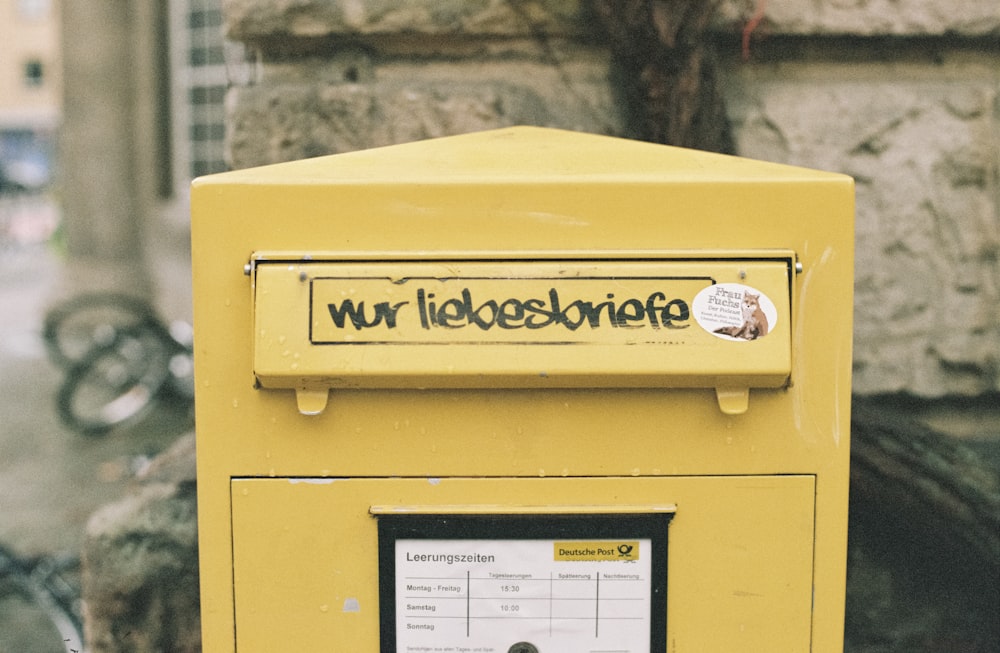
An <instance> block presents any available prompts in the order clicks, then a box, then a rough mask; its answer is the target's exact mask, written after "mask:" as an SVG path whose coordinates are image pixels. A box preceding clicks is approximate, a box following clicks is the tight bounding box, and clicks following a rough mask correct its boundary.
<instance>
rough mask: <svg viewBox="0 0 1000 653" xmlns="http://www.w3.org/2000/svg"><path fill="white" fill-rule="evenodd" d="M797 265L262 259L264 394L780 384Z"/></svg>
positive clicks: (259, 316) (258, 330) (257, 352)
mask: <svg viewBox="0 0 1000 653" xmlns="http://www.w3.org/2000/svg"><path fill="white" fill-rule="evenodd" d="M792 260H793V259H792V257H791V256H789V257H788V258H774V259H765V260H740V259H733V260H724V259H722V260H720V259H712V260H642V261H639V260H636V261H503V262H493V261H437V262H414V261H402V262H394V263H386V262H365V261H358V262H326V263H324V262H311V261H291V262H289V261H287V260H286V261H281V262H271V261H257V262H256V264H255V266H254V277H255V292H256V298H255V337H254V374H255V375H256V378H257V380H258V382H259V384H260V386H262V387H263V388H290V389H296V390H311V391H322V390H325V389H330V388H427V387H444V388H448V387H452V388H476V387H657V386H662V387H712V388H727V389H737V390H739V389H744V388H750V387H780V386H782V385H784V384H786V383H787V382H788V378H789V374H790V370H791V336H790V334H791V314H790V305H791V302H790V294H789V292H790V291H789V277H790V274H791V272H790V269H791V265H792Z"/></svg>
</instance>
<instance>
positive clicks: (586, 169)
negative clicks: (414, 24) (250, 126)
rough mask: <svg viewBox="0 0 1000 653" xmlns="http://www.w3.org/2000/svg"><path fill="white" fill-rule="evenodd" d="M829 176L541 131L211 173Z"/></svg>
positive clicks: (613, 178) (237, 178) (307, 177)
mask: <svg viewBox="0 0 1000 653" xmlns="http://www.w3.org/2000/svg"><path fill="white" fill-rule="evenodd" d="M824 177H826V178H829V177H841V175H835V174H832V173H828V172H820V171H816V170H811V169H806V168H798V167H793V166H788V165H782V164H776V163H767V162H762V161H755V160H751V159H744V158H740V157H735V156H727V155H722V154H715V153H710V152H702V151H699V150H692V149H685V148H679V147H670V146H664V145H659V144H651V143H644V142H640V141H633V140H627V139H624V138H616V137H611V136H599V135H594V134H584V133H578V132H571V131H564V130H558V129H549V128H542V127H510V128H506V129H497V130H492V131H484V132H476V133H471V134H463V135H460V136H449V137H444V138H435V139H430V140H426V141H417V142H413V143H405V144H401V145H390V146H386V147H379V148H373V149H368V150H362V151H357V152H348V153H343V154H337V155H330V156H321V157H316V158H312V159H303V160H299V161H293V162H288V163H278V164H273V165H267V166H261V167H257V168H251V169H247V170H237V171H234V172H228V173H222V174H218V175H213V177H212V178H213V179H214V180H216V181H220V182H227V183H241V182H246V183H273V184H284V183H294V184H358V183H361V184H364V183H415V184H430V183H435V182H437V181H447V182H448V183H461V182H462V181H463V180H464V179H467V180H470V181H471V180H473V179H474V180H475V181H476V182H477V183H483V182H487V181H494V182H497V183H509V182H512V181H516V182H518V183H526V182H528V183H530V182H532V181H534V182H538V183H560V181H564V180H568V179H570V178H572V180H573V181H574V182H577V183H578V182H580V181H584V180H586V181H592V182H611V183H621V182H623V181H625V180H630V181H634V182H641V181H648V182H652V181H655V182H657V183H664V182H668V183H669V182H671V181H676V182H726V181H744V182H745V181H754V180H761V181H764V180H766V181H769V182H775V181H779V182H786V181H794V180H811V181H816V180H818V179H821V178H824Z"/></svg>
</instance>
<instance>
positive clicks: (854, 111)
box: [727, 63, 1000, 397]
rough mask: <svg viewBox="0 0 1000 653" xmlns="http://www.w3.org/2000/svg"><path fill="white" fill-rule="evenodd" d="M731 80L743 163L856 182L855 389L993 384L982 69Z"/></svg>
mask: <svg viewBox="0 0 1000 653" xmlns="http://www.w3.org/2000/svg"><path fill="white" fill-rule="evenodd" d="M731 72H734V76H733V77H732V78H730V80H729V83H728V84H727V92H728V97H727V102H728V105H729V110H730V115H731V116H732V119H733V121H734V132H735V136H736V139H737V147H738V150H739V153H740V154H741V155H743V156H748V157H752V158H759V159H765V160H771V161H778V162H785V163H792V164H796V165H803V166H808V167H813V168H820V169H825V170H833V171H839V172H844V173H847V174H850V175H852V176H854V177H855V179H856V180H857V203H858V207H857V250H856V255H857V264H856V298H855V315H854V320H855V354H854V361H855V373H854V387H855V391H857V392H859V393H882V392H897V391H902V392H908V393H913V394H916V395H919V396H927V397H937V396H942V395H946V394H959V395H971V394H978V393H982V392H988V391H991V390H995V389H997V388H998V387H1000V376H998V372H1000V311H998V310H997V306H998V305H1000V283H998V279H1000V263H998V251H1000V213H998V204H997V198H998V196H1000V188H998V181H997V180H998V156H1000V138H998V131H997V125H996V114H995V111H996V109H995V107H996V106H997V102H998V95H1000V92H998V86H997V81H996V78H995V76H991V75H989V74H986V73H987V65H986V63H983V64H974V63H964V64H954V65H946V66H943V67H942V68H940V69H938V70H936V71H934V72H935V74H934V75H929V74H927V73H928V71H926V69H923V68H921V67H919V66H906V65H886V64H872V65H867V66H866V65H852V66H839V65H836V64H827V65H820V64H783V65H776V66H771V67H753V68H745V69H742V70H739V71H731ZM816 246H817V247H822V244H820V243H817V244H816ZM845 319H849V316H848V315H845Z"/></svg>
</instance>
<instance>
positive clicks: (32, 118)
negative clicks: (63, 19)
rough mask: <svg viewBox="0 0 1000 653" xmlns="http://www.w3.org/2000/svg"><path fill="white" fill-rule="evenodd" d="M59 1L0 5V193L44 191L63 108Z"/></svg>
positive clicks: (16, 0) (1, 1)
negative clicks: (61, 108) (38, 189)
mask: <svg viewBox="0 0 1000 653" xmlns="http://www.w3.org/2000/svg"><path fill="white" fill-rule="evenodd" d="M60 72H61V71H60V54H59V16H58V6H57V3H56V2H55V1H54V0H0V192H4V191H9V192H12V191H15V190H24V189H28V190H32V189H37V188H41V187H43V186H45V185H46V184H47V183H48V182H49V180H50V178H51V174H52V167H53V156H54V148H55V134H56V128H57V125H58V122H59V113H60V103H61V96H60V93H61V82H60V78H61V74H60Z"/></svg>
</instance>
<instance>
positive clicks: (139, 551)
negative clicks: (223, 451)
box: [82, 434, 201, 653]
mask: <svg viewBox="0 0 1000 653" xmlns="http://www.w3.org/2000/svg"><path fill="white" fill-rule="evenodd" d="M142 480H143V483H142V485H140V486H139V487H138V488H137V491H136V492H135V493H133V494H132V495H130V496H128V497H126V498H125V499H122V500H121V501H118V502H117V503H112V504H109V505H107V506H104V507H103V508H101V509H100V510H98V511H97V512H96V513H94V515H93V516H92V517H91V519H90V522H89V523H88V524H87V537H86V541H85V543H84V554H83V579H82V580H83V582H82V585H83V606H84V626H85V630H86V638H87V643H88V649H87V650H89V651H91V652H93V653H125V652H131V651H175V652H177V653H195V652H197V651H200V650H201V616H200V611H199V610H200V602H199V597H198V591H199V590H198V526H197V520H196V503H197V502H196V498H195V484H194V435H193V434H191V435H188V436H186V437H184V438H182V439H180V440H179V441H178V442H177V443H176V444H175V445H174V446H173V447H172V448H171V449H170V450H169V451H168V452H166V453H164V454H162V455H161V456H160V457H158V458H157V459H156V461H155V462H154V463H153V465H152V467H151V468H150V470H149V471H148V472H147V474H146V475H145V477H144V478H143V479H142Z"/></svg>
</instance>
